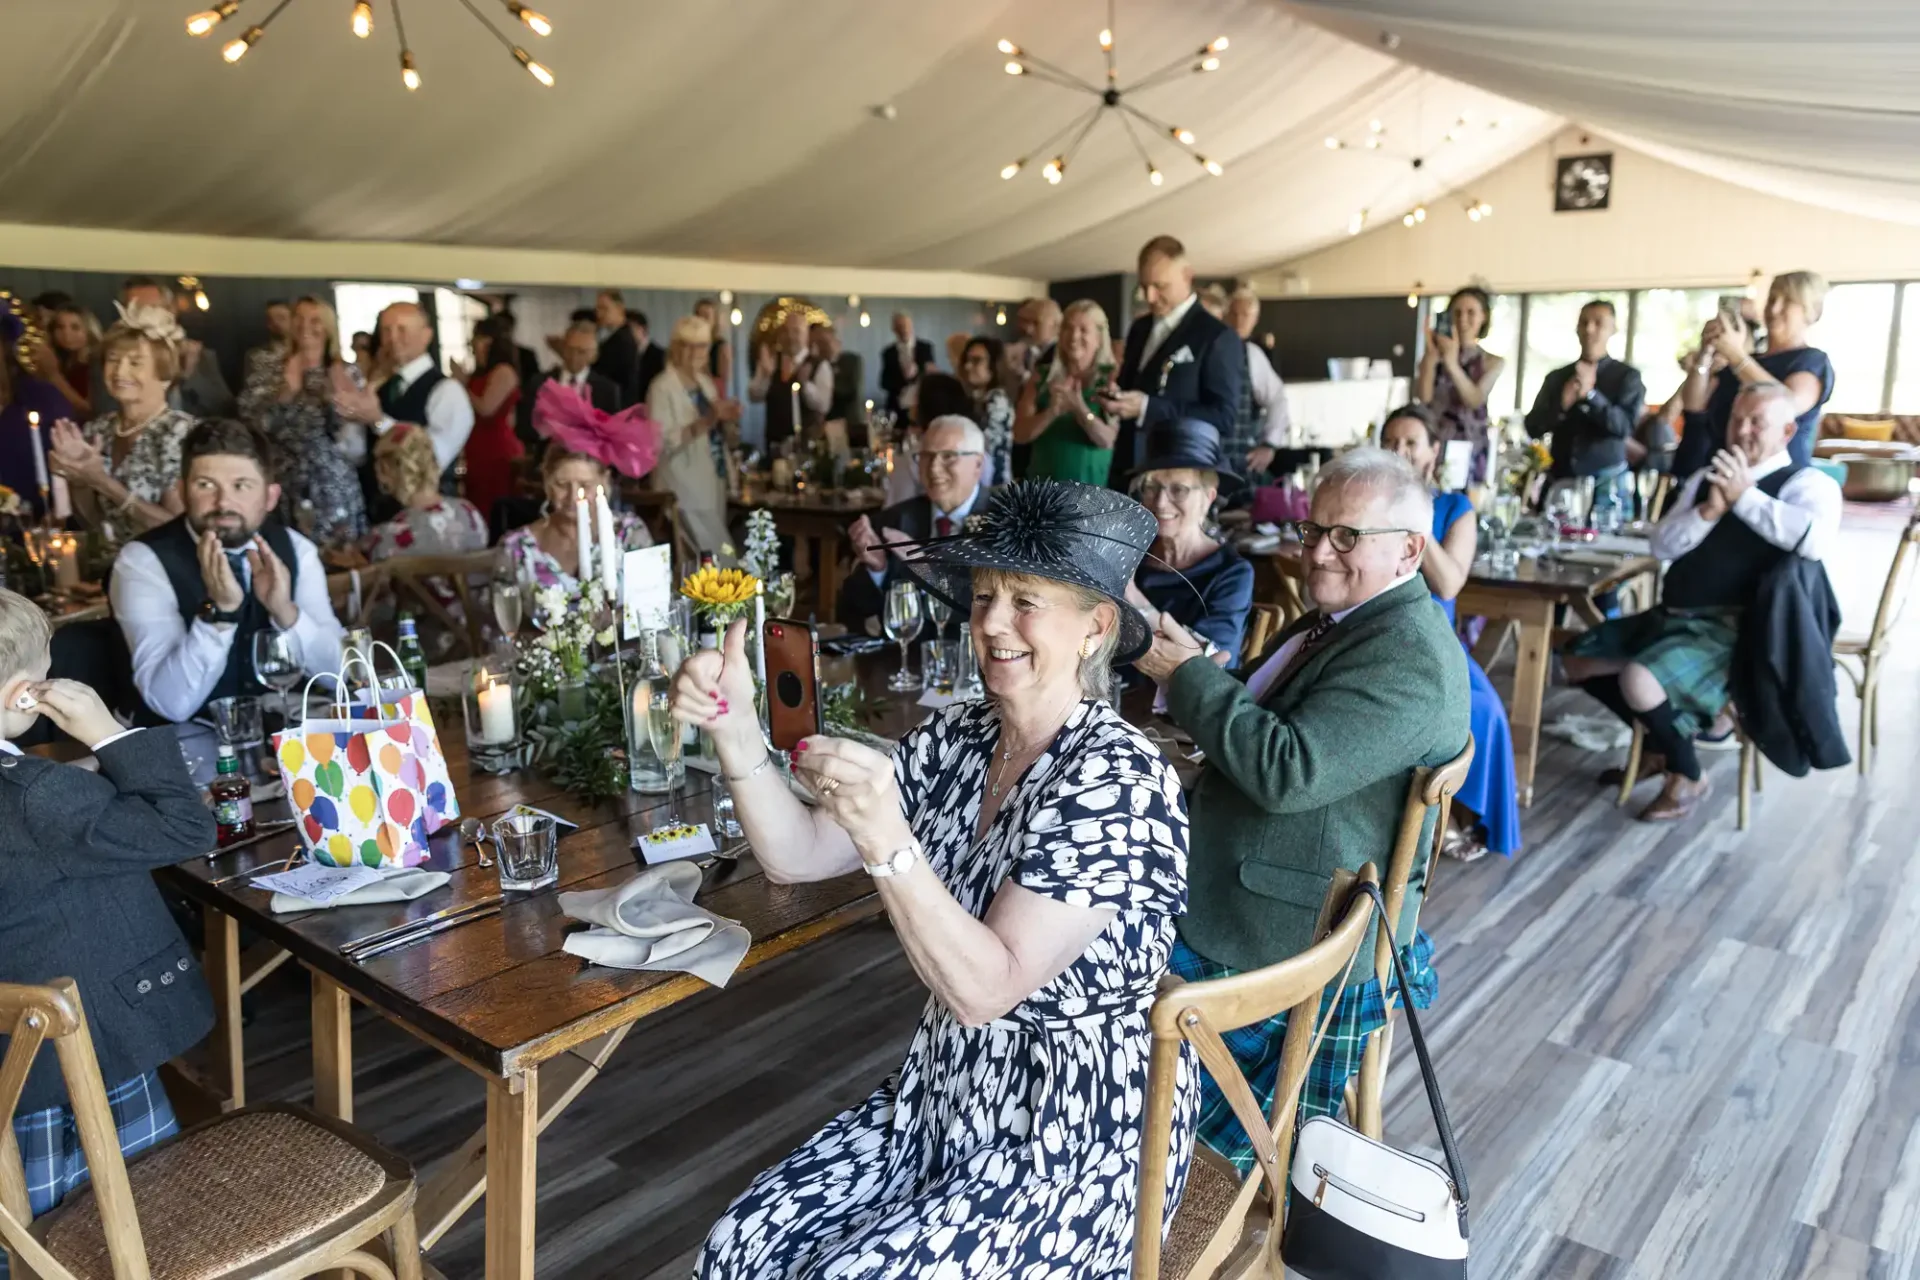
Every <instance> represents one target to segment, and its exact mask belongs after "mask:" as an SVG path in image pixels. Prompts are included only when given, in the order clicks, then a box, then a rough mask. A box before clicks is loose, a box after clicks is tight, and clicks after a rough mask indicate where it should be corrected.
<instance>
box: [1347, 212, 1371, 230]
mask: <svg viewBox="0 0 1920 1280" xmlns="http://www.w3.org/2000/svg"><path fill="white" fill-rule="evenodd" d="M1366 229H1367V211H1366V210H1365V209H1361V210H1359V211H1358V212H1356V213H1355V214H1354V215H1353V216H1352V217H1351V218H1348V219H1347V234H1348V235H1350V236H1357V235H1359V234H1360V233H1361V232H1362V231H1364V230H1366Z"/></svg>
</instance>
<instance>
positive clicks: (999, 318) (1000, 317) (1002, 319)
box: [993, 307, 1007, 327]
mask: <svg viewBox="0 0 1920 1280" xmlns="http://www.w3.org/2000/svg"><path fill="white" fill-rule="evenodd" d="M993 322H994V323H995V324H997V325H1001V326H1003V327H1004V326H1005V325H1006V323H1007V309H1006V308H1005V307H1001V308H1000V309H998V310H997V311H995V312H994V313H993Z"/></svg>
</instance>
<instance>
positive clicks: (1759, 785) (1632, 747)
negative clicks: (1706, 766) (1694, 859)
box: [1613, 707, 1766, 831]
mask: <svg viewBox="0 0 1920 1280" xmlns="http://www.w3.org/2000/svg"><path fill="white" fill-rule="evenodd" d="M1728 710H1729V711H1731V710H1732V708H1731V707H1729V708H1728ZM1733 736H1734V739H1735V740H1736V741H1737V742H1739V744H1740V782H1739V791H1738V796H1739V799H1738V803H1737V805H1736V807H1735V809H1734V822H1735V823H1736V824H1737V825H1738V827H1739V829H1740V830H1742V831H1745V830H1746V829H1747V824H1748V823H1749V822H1750V821H1752V819H1753V797H1754V796H1756V795H1758V794H1759V793H1760V792H1761V791H1764V790H1765V789H1766V787H1765V784H1764V781H1763V775H1762V774H1761V771H1760V763H1761V762H1760V749H1759V748H1758V747H1756V746H1754V745H1753V739H1752V738H1749V737H1748V736H1747V731H1746V730H1745V729H1743V728H1742V727H1741V726H1740V719H1739V717H1738V716H1735V717H1734V721H1733ZM1646 746H1647V730H1646V727H1645V726H1644V725H1642V724H1641V723H1640V722H1639V721H1638V720H1636V721H1634V722H1633V741H1632V742H1630V743H1628V744H1627V767H1626V768H1625V769H1623V770H1621V773H1620V791H1619V794H1617V795H1616V796H1614V798H1613V804H1614V807H1615V808H1616V809H1617V808H1619V807H1620V806H1621V805H1624V804H1625V803H1626V802H1627V801H1628V799H1629V798H1631V797H1632V795H1633V789H1634V788H1635V787H1636V786H1638V785H1639V784H1640V758H1641V756H1642V755H1644V754H1645V752H1646Z"/></svg>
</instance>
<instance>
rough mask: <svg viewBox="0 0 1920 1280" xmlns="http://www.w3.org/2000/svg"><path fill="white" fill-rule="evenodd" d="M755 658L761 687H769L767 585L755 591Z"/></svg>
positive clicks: (759, 586) (761, 584)
mask: <svg viewBox="0 0 1920 1280" xmlns="http://www.w3.org/2000/svg"><path fill="white" fill-rule="evenodd" d="M753 658H754V666H755V667H756V668H758V674H759V676H760V687H761V688H762V689H764V688H766V687H767V584H766V583H764V582H762V583H760V584H759V585H758V586H756V587H754V589H753Z"/></svg>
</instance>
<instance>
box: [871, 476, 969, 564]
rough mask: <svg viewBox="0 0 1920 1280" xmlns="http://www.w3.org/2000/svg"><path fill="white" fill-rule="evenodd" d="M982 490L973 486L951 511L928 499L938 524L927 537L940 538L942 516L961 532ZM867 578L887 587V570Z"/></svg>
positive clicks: (931, 528)
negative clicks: (944, 509)
mask: <svg viewBox="0 0 1920 1280" xmlns="http://www.w3.org/2000/svg"><path fill="white" fill-rule="evenodd" d="M980 488H981V486H979V485H975V486H973V492H972V493H970V494H968V495H967V500H966V501H965V502H963V503H961V504H960V505H959V506H957V507H955V508H954V509H953V510H951V511H942V510H941V509H940V504H939V503H937V502H935V501H934V500H933V499H932V498H928V499H927V505H928V506H930V507H932V508H933V518H934V520H935V522H936V523H934V524H932V525H929V526H928V527H927V536H928V537H929V538H937V537H939V536H940V533H939V528H940V526H939V524H938V523H937V522H938V521H939V519H940V517H941V516H945V517H946V518H947V519H948V520H951V521H952V522H953V531H954V532H955V533H958V532H960V528H961V526H962V525H964V524H965V523H966V521H967V517H968V516H969V515H971V514H973V508H974V506H975V504H976V503H978V502H979V501H980ZM867 576H868V577H869V578H872V579H873V585H874V586H876V587H884V586H886V585H887V571H886V570H885V569H879V570H875V569H869V570H867Z"/></svg>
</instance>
